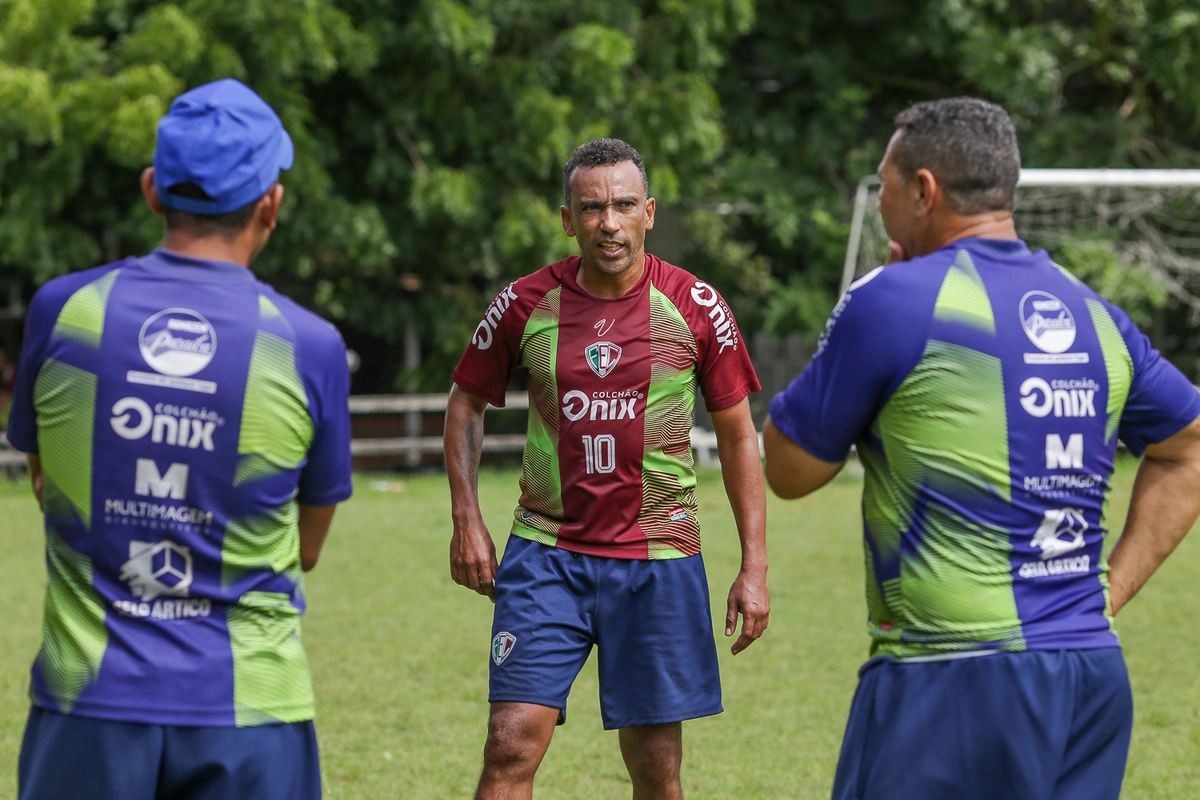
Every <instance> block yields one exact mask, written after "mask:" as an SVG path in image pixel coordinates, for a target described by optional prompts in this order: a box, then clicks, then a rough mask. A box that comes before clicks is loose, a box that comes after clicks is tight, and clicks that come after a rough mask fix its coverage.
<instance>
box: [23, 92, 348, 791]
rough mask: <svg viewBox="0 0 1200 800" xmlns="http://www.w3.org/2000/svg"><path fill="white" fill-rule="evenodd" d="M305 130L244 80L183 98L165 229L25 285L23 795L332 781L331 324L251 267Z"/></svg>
mask: <svg viewBox="0 0 1200 800" xmlns="http://www.w3.org/2000/svg"><path fill="white" fill-rule="evenodd" d="M292 161H293V149H292V141H291V139H290V137H289V136H288V134H287V132H286V131H285V130H284V128H283V125H282V123H281V122H280V120H279V117H278V116H276V114H275V112H274V111H272V110H271V108H270V107H269V106H268V105H267V104H266V103H265V102H263V100H262V99H261V98H260V97H258V95H256V94H255V93H254V92H252V91H251V90H250V89H248V88H247V87H245V86H243V85H242V84H241V83H238V82H237V81H234V80H223V81H217V82H215V83H210V84H208V85H206V86H201V87H199V88H197V89H194V90H192V91H190V92H187V93H186V94H184V95H182V96H180V97H179V98H177V99H176V100H175V102H174V103H172V105H171V108H170V111H169V112H168V113H167V115H166V116H165V117H164V118H163V120H162V121H161V122H160V124H159V128H158V148H157V150H156V151H155V154H154V167H153V168H150V169H147V170H146V171H145V173H144V174H143V175H142V190H143V192H144V193H145V196H146V202H147V203H148V204H149V206H150V208H151V209H152V210H153V211H154V212H155V213H156V214H162V215H164V216H165V218H166V237H165V241H164V246H163V247H162V248H161V249H158V250H155V251H154V252H152V253H151V254H149V255H147V256H143V257H141V258H127V259H124V260H123V261H119V262H117V263H114V264H108V265H106V266H102V267H97V268H95V269H91V270H87V271H84V272H79V273H74V274H72V275H67V276H64V277H61V278H58V279H56V280H53V281H51V282H50V283H48V284H46V285H45V286H43V287H42V288H41V290H40V291H38V293H37V294H36V295H35V296H34V299H33V302H32V304H31V306H30V310H29V316H28V319H27V322H26V333H25V342H24V350H23V353H22V357H21V370H20V373H19V375H18V377H17V384H16V389H15V393H14V401H13V410H12V417H11V426H10V430H9V432H8V435H9V439H10V441H11V442H12V444H13V445H14V446H15V447H17V448H18V449H20V450H23V451H25V452H26V453H28V454H29V463H30V471H31V474H32V476H33V486H34V492H35V494H36V495H37V497H38V500H39V502H40V503H41V504H42V507H43V509H44V511H45V520H46V526H45V531H46V565H47V572H48V574H49V586H48V588H47V592H46V600H45V621H44V625H43V642H42V648H41V651H40V653H39V654H38V657H37V660H36V662H35V663H34V665H33V678H32V683H31V687H30V695H31V697H32V700H33V708H32V710H31V711H30V716H29V722H28V725H27V727H26V731H25V738H24V742H23V744H22V748H21V758H20V765H19V796H20V800H42V799H43V798H45V799H48V798H61V797H95V798H121V800H160V799H165V798H171V799H172V800H174V799H175V798H180V799H182V798H187V800H193V799H194V800H201V799H202V798H203V799H204V800H208V799H209V798H212V800H216V798H255V800H297V799H299V800H309V799H310V798H319V797H320V796H321V779H320V770H319V766H318V759H317V742H316V735H315V733H314V730H313V725H312V717H313V688H312V677H311V674H310V671H309V667H308V661H307V659H306V657H305V654H304V648H303V646H302V645H301V641H300V617H301V615H302V614H303V612H304V608H305V599H304V577H303V571H306V570H309V569H312V567H313V566H314V565H315V564H316V561H317V556H318V554H319V553H320V550H321V546H322V544H323V543H324V540H325V535H326V533H327V532H328V530H329V524H330V522H331V521H332V518H333V511H334V507H335V505H336V504H337V503H338V502H340V501H342V500H345V499H347V498H348V497H349V496H350V491H351V488H350V448H349V438H350V422H349V411H348V406H347V394H348V390H349V374H348V371H347V368H346V358H345V346H344V345H343V343H342V339H341V337H340V336H339V335H338V333H337V331H336V330H335V329H334V328H333V326H331V325H330V324H328V323H327V322H324V321H323V320H321V319H320V318H318V317H317V316H315V315H314V314H312V313H310V312H308V311H305V310H304V309H303V308H301V307H300V306H298V305H296V304H295V303H293V302H292V301H291V300H289V299H287V298H286V297H283V296H282V295H280V294H278V293H277V292H275V290H273V289H272V288H271V287H269V286H267V285H265V284H263V283H260V282H258V281H256V280H255V278H254V275H253V273H251V272H250V270H249V269H247V267H248V266H249V264H250V261H251V260H252V259H253V258H254V256H255V255H256V254H257V253H258V252H259V251H260V250H262V248H263V247H264V246H265V245H266V243H267V240H268V238H269V237H270V235H271V231H272V230H273V229H274V228H275V224H276V219H277V215H278V213H279V206H280V202H281V201H282V199H283V187H282V186H280V185H279V183H278V178H279V173H280V171H281V170H286V169H290V168H291V166H292Z"/></svg>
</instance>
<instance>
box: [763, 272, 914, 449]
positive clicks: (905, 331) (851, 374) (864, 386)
mask: <svg viewBox="0 0 1200 800" xmlns="http://www.w3.org/2000/svg"><path fill="white" fill-rule="evenodd" d="M878 275H879V273H872V274H870V275H868V276H865V277H864V278H861V279H859V281H858V283H856V284H853V285H852V286H851V287H850V290H849V291H847V292H846V294H844V295H842V298H841V300H839V301H838V304H837V305H836V306H835V307H834V309H833V313H832V314H831V315H830V317H829V320H828V322H826V323H825V330H824V332H823V333H822V334H821V336H820V338H819V340H818V343H817V352H816V355H814V356H813V360H812V361H811V362H810V363H809V365H808V367H806V368H805V370H804V371H803V372H802V373H800V375H799V377H797V378H796V379H795V380H794V381H792V383H791V384H790V385H789V386H788V387H787V388H786V389H785V390H783V391H782V392H780V393H779V394H778V395H776V396H775V398H774V399H773V400H772V401H771V405H770V415H771V421H772V422H773V423H774V424H775V427H776V428H778V429H779V430H780V432H781V433H783V435H784V436H786V437H787V438H789V439H791V440H792V441H793V442H795V443H796V444H797V445H799V446H800V447H802V448H804V449H805V450H806V451H807V452H808V453H810V454H811V455H813V456H816V457H817V458H819V459H821V460H822V461H827V462H830V463H839V462H841V461H844V460H845V459H846V456H847V455H848V454H849V452H850V447H851V445H853V444H854V443H855V442H856V441H858V439H860V438H861V437H862V435H863V434H864V433H865V431H866V429H867V427H868V426H869V425H870V424H871V421H872V420H873V419H874V418H875V416H876V415H877V414H878V413H879V410H880V409H881V408H883V405H884V403H885V402H886V401H887V398H888V397H889V396H891V393H892V392H893V391H895V389H896V387H897V386H899V385H900V383H901V381H903V379H904V377H905V376H906V375H907V374H908V373H909V372H911V371H912V369H913V367H914V366H915V365H916V363H917V361H918V360H919V359H920V357H921V353H922V352H923V350H924V345H925V339H926V337H927V333H928V328H929V309H922V308H921V307H922V306H923V305H924V304H922V303H917V302H913V299H914V298H911V297H906V298H903V301H898V299H897V298H896V297H893V296H892V295H893V294H894V292H891V291H890V289H889V286H888V285H886V284H889V283H890V281H883V280H880V281H878V282H873V281H872V278H875V277H877V276H878ZM922 312H924V313H922Z"/></svg>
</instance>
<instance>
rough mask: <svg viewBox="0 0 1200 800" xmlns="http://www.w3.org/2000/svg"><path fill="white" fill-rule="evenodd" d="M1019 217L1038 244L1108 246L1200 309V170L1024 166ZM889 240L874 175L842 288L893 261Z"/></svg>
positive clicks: (853, 229)
mask: <svg viewBox="0 0 1200 800" xmlns="http://www.w3.org/2000/svg"><path fill="white" fill-rule="evenodd" d="M1014 217H1015V221H1016V226H1017V233H1018V234H1019V235H1020V236H1021V238H1023V239H1025V240H1026V241H1028V242H1029V244H1030V246H1031V247H1035V248H1036V247H1044V248H1046V249H1047V250H1048V251H1050V253H1051V255H1054V254H1055V250H1056V248H1058V247H1063V246H1073V247H1076V246H1081V245H1082V246H1089V245H1098V246H1101V247H1103V248H1104V249H1105V251H1106V252H1109V253H1111V254H1112V255H1113V256H1115V257H1116V258H1117V259H1119V260H1120V261H1121V262H1122V263H1124V264H1126V265H1128V266H1129V267H1132V268H1138V269H1144V270H1147V271H1149V272H1150V273H1151V274H1152V275H1153V276H1154V278H1155V279H1157V280H1158V281H1160V282H1161V283H1162V285H1163V286H1164V287H1165V288H1166V290H1167V291H1168V292H1170V294H1171V295H1172V296H1174V297H1175V298H1176V299H1178V300H1181V301H1182V302H1184V303H1186V304H1188V305H1190V306H1191V307H1192V308H1193V309H1197V310H1200V169H1023V170H1021V177H1020V180H1019V182H1018V184H1017V201H1016V209H1015V212H1014ZM887 241H888V237H887V233H886V231H885V230H884V228H883V220H882V219H881V218H880V216H879V179H878V178H877V177H876V176H874V175H871V176H868V177H865V178H863V179H862V180H861V181H859V183H858V188H857V190H856V192H855V196H854V214H853V216H852V218H851V223H850V237H849V241H848V243H847V247H846V261H845V263H844V265H843V270H842V287H841V290H842V292H843V293H844V292H845V291H846V289H848V288H849V286H850V284H851V283H852V282H853V281H854V279H855V278H856V277H858V276H859V275H863V274H865V273H867V272H870V271H871V270H872V269H874V268H875V267H877V266H879V265H880V264H882V263H883V262H884V261H885V260H886V259H887ZM1064 266H1066V267H1068V268H1071V265H1070V264H1064Z"/></svg>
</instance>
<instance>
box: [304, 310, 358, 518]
mask: <svg viewBox="0 0 1200 800" xmlns="http://www.w3.org/2000/svg"><path fill="white" fill-rule="evenodd" d="M320 333H321V334H322V335H320V336H312V337H311V340H310V341H308V342H304V344H305V345H307V346H306V347H304V350H305V358H304V360H303V362H302V363H303V364H304V365H305V371H306V372H307V373H308V374H307V375H305V376H304V383H305V387H306V389H307V391H308V393H309V404H310V405H309V408H310V413H311V415H312V420H313V439H312V444H311V445H310V446H309V448H308V460H307V462H306V463H305V465H304V468H303V469H302V470H301V472H300V486H299V494H298V495H297V498H296V499H297V500H299V501H300V502H301V503H305V504H306V505H312V506H329V505H333V504H335V503H340V502H342V501H343V500H346V499H348V498H349V497H350V495H351V494H352V493H353V486H352V481H351V457H350V368H349V365H348V364H347V362H346V345H345V343H344V342H343V341H342V337H341V335H340V334H339V333H338V332H337V331H336V330H335V329H333V327H332V326H329V327H327V328H323V329H322V330H321V331H320Z"/></svg>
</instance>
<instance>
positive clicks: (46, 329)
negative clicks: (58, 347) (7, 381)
mask: <svg viewBox="0 0 1200 800" xmlns="http://www.w3.org/2000/svg"><path fill="white" fill-rule="evenodd" d="M68 296H69V293H63V292H61V291H59V286H58V284H57V283H49V284H47V285H46V286H44V287H42V288H41V289H40V290H39V291H38V292H37V293H36V294H35V295H34V296H33V300H32V301H31V302H30V304H29V311H28V313H27V314H26V316H25V338H24V341H23V342H22V344H21V355H20V357H19V358H18V359H17V380H16V383H15V385H14V386H13V398H12V409H11V411H10V412H9V418H8V430H7V431H6V434H7V436H8V441H9V444H11V445H12V446H13V447H15V448H16V449H18V450H20V451H22V452H24V453H29V454H30V455H37V454H38V437H37V411H36V410H35V409H34V406H33V387H34V385H35V384H36V383H37V376H38V373H39V372H41V369H42V364H43V362H44V361H45V359H46V348H47V346H48V345H49V343H50V335H51V333H52V332H53V331H54V324H55V322H56V321H57V319H58V314H59V312H60V311H61V310H62V307H63V305H64V304H65V303H66V300H67V297H68Z"/></svg>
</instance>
